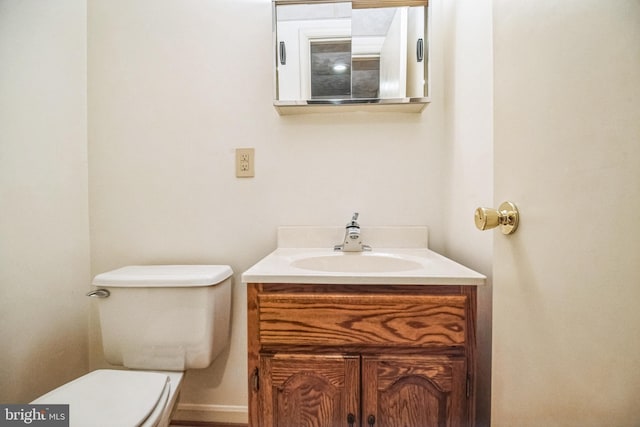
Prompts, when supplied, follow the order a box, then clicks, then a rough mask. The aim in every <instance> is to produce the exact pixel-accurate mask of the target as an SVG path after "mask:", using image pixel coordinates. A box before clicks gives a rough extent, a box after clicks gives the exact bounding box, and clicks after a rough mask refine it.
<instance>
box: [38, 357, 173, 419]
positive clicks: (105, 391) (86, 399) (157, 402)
mask: <svg viewBox="0 0 640 427" xmlns="http://www.w3.org/2000/svg"><path fill="white" fill-rule="evenodd" d="M170 390H171V382H170V381H169V377H168V376H167V375H166V374H162V373H157V372H140V371H118V370H111V369H101V370H97V371H93V372H90V373H88V374H86V375H84V376H82V377H80V378H78V379H76V380H73V381H71V382H69V383H67V384H64V385H62V386H60V387H58V388H57V389H55V390H52V391H50V392H49V393H47V394H45V395H44V396H42V397H40V398H38V399H36V400H34V401H33V402H31V403H33V404H39V405H41V404H68V405H69V421H70V426H72V427H73V426H78V427H83V426H88V425H90V426H96V427H97V426H105V427H113V426H122V427H125V426H127V427H128V426H132V427H133V426H144V427H147V426H149V427H151V426H156V425H158V423H159V421H160V419H161V417H162V415H163V413H164V410H165V408H166V406H167V400H168V397H169V394H170Z"/></svg>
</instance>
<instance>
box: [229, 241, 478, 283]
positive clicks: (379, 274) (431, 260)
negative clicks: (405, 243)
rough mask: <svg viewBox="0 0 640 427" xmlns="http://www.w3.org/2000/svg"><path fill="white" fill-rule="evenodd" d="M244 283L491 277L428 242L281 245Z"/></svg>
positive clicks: (251, 270) (435, 280) (469, 280)
mask: <svg viewBox="0 0 640 427" xmlns="http://www.w3.org/2000/svg"><path fill="white" fill-rule="evenodd" d="M242 281H243V282H244V283H319V284H341V285H344V284H353V285H366V284H369V285H371V284H377V285H394V284H395V285H476V286H477V285H482V284H484V282H485V277H484V276H483V275H481V274H479V273H476V272H475V271H473V270H470V269H468V268H466V267H464V266H462V265H460V264H458V263H456V262H454V261H452V260H450V259H448V258H445V257H443V256H442V255H439V254H437V253H435V252H433V251H430V250H429V249H427V248H374V249H373V251H371V252H337V251H334V250H333V248H305V247H300V248H289V247H287V248H278V249H276V250H275V251H273V252H272V253H270V254H269V255H267V256H266V257H264V258H263V259H262V260H260V261H259V262H258V263H256V264H255V265H253V266H252V267H251V268H249V269H248V270H247V271H245V272H244V273H243V274H242Z"/></svg>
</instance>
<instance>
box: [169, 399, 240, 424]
mask: <svg viewBox="0 0 640 427" xmlns="http://www.w3.org/2000/svg"><path fill="white" fill-rule="evenodd" d="M173 419H174V420H181V421H200V422H216V423H232V424H236V423H237V424H247V423H248V422H249V408H248V407H247V406H246V405H213V404H197V403H178V407H177V408H176V411H175V412H174V414H173Z"/></svg>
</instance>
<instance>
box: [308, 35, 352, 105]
mask: <svg viewBox="0 0 640 427" xmlns="http://www.w3.org/2000/svg"><path fill="white" fill-rule="evenodd" d="M309 49H310V57H311V98H312V99H348V98H351V40H349V39H332V40H313V41H311V42H310V46H309Z"/></svg>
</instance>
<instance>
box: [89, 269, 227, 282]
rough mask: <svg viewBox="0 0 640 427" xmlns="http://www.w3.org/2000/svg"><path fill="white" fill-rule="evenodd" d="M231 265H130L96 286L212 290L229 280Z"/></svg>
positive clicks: (109, 273) (99, 279)
mask: <svg viewBox="0 0 640 427" xmlns="http://www.w3.org/2000/svg"><path fill="white" fill-rule="evenodd" d="M232 274H233V270H232V269H231V267H230V266H228V265H130V266H127V267H122V268H119V269H117V270H112V271H107V272H106V273H101V274H98V275H97V276H96V277H94V278H93V285H95V286H113V287H197V286H212V285H217V284H218V283H220V282H222V281H224V280H225V279H227V278H229V277H230V276H231V275H232Z"/></svg>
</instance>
